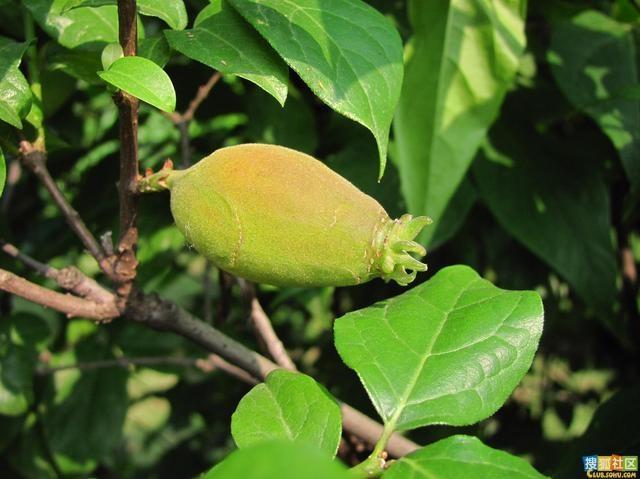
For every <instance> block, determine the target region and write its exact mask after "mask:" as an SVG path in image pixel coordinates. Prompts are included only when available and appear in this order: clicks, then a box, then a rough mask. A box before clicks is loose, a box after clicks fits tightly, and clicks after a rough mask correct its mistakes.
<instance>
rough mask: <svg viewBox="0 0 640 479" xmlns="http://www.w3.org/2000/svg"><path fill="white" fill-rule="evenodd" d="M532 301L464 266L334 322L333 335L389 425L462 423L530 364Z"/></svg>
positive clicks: (535, 301) (536, 321)
mask: <svg viewBox="0 0 640 479" xmlns="http://www.w3.org/2000/svg"><path fill="white" fill-rule="evenodd" d="M542 318H543V310H542V302H541V300H540V297H539V296H538V294H537V293H535V292H532V291H506V290H502V289H499V288H496V287H495V286H494V285H492V284H491V283H490V282H488V281H486V280H484V279H482V278H480V277H479V276H478V274H477V273H476V272H475V271H473V270H472V269H470V268H468V267H466V266H451V267H448V268H445V269H442V270H441V271H439V272H438V273H437V274H436V275H435V276H434V277H433V278H431V279H430V280H429V281H427V282H426V283H423V284H421V285H419V286H416V287H415V288H413V289H412V290H410V291H407V292H406V293H403V294H401V295H400V296H397V297H395V298H392V299H389V300H386V301H383V302H380V303H377V304H375V305H373V306H371V307H369V308H365V309H361V310H359V311H354V312H351V313H348V314H346V315H345V316H343V317H341V318H340V319H338V320H336V322H335V327H334V330H335V343H336V347H337V349H338V352H339V353H340V356H341V357H342V359H343V360H344V362H345V363H346V364H347V365H348V366H349V367H351V368H353V369H355V371H356V372H357V373H358V376H359V377H360V379H361V381H362V383H363V384H364V386H365V388H366V390H367V392H368V393H369V396H370V397H371V400H372V401H373V404H374V406H375V407H376V410H377V411H378V413H379V414H380V416H381V417H382V418H383V419H384V421H385V423H387V424H390V425H391V426H392V427H393V428H394V429H400V430H407V429H413V428H416V427H419V426H424V425H427V424H437V423H439V424H451V425H464V424H472V423H474V422H477V421H480V420H481V419H484V418H486V417H488V416H490V415H491V414H493V413H494V412H495V411H496V410H497V409H498V408H499V407H500V406H501V405H502V404H503V403H504V401H505V400H506V399H507V397H508V396H509V394H511V391H513V389H514V388H515V387H516V385H517V384H518V382H519V381H520V379H522V377H523V376H524V374H525V373H526V371H527V370H528V369H529V366H530V365H531V361H532V360H533V355H534V353H535V351H536V349H537V347H538V341H539V339H540V335H541V333H542Z"/></svg>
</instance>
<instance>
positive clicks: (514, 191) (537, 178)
mask: <svg viewBox="0 0 640 479" xmlns="http://www.w3.org/2000/svg"><path fill="white" fill-rule="evenodd" d="M509 118H510V119H511V121H509ZM514 121H515V120H514V119H513V118H511V117H508V118H507V119H506V120H505V121H504V122H501V123H500V124H498V125H496V127H495V128H494V130H493V131H492V136H491V142H493V144H487V145H486V146H485V148H484V149H483V156H481V157H480V158H479V159H478V161H477V162H476V163H475V164H474V169H473V173H474V177H475V179H476V183H477V186H478V191H479V193H480V196H481V198H482V199H483V200H484V202H485V203H486V204H487V206H488V207H489V209H490V210H491V212H492V213H493V215H494V216H495V217H496V218H497V220H498V221H499V222H500V224H501V225H502V226H503V227H504V228H505V229H506V230H507V231H508V232H509V233H511V235H513V236H514V237H515V238H516V239H517V240H518V241H520V242H521V243H523V244H524V245H525V246H526V247H527V248H529V249H530V250H531V251H532V252H533V253H535V254H536V255H537V256H539V257H540V258H541V259H542V260H543V261H545V262H546V263H547V264H549V265H550V266H551V267H553V268H555V269H556V270H557V271H558V272H559V273H560V274H561V275H562V276H564V277H565V278H566V279H567V281H568V282H569V283H570V284H571V285H572V286H573V287H574V288H575V290H576V292H577V293H578V294H579V295H580V296H581V297H582V299H583V300H584V301H585V302H586V303H588V304H590V305H593V306H596V307H598V308H600V309H602V310H605V311H608V310H609V308H610V307H611V304H612V302H613V301H614V298H615V296H616V275H617V272H616V271H617V266H616V257H615V253H614V251H613V246H612V243H611V237H610V229H611V218H610V213H609V211H610V204H609V194H608V192H607V188H606V186H605V184H604V181H603V173H602V171H601V167H600V163H599V162H600V161H601V158H600V157H595V158H591V157H590V156H589V155H588V153H586V151H588V149H587V150H585V151H571V150H568V151H567V149H560V147H562V145H559V146H556V145H555V144H553V143H550V141H549V140H545V137H542V136H539V135H537V134H536V133H534V132H529V131H527V130H522V129H519V128H515V127H513V123H514ZM580 141H581V143H578V145H580V147H581V148H586V146H585V145H584V142H585V141H586V140H584V139H582V140H580ZM604 316H605V317H606V319H607V320H608V321H613V320H614V319H615V317H614V315H612V314H605V315H604Z"/></svg>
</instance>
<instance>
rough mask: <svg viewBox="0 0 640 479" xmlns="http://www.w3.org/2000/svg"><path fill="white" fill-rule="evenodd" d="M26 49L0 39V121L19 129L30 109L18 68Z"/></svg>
mask: <svg viewBox="0 0 640 479" xmlns="http://www.w3.org/2000/svg"><path fill="white" fill-rule="evenodd" d="M26 49H27V44H26V43H16V42H14V41H12V40H10V39H8V38H5V37H0V120H1V121H5V122H7V123H9V124H10V125H12V126H15V127H16V128H20V129H22V118H24V117H25V116H26V115H27V114H28V113H29V109H30V108H31V90H30V89H29V83H28V82H27V80H26V78H25V77H24V75H23V74H22V72H20V69H19V68H18V66H19V65H20V61H21V60H22V55H23V54H24V52H25V50H26ZM0 191H1V190H0Z"/></svg>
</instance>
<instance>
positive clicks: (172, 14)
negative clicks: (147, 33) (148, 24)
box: [138, 0, 189, 30]
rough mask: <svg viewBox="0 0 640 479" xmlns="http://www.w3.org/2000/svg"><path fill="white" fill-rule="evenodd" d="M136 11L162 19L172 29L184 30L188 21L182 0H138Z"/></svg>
mask: <svg viewBox="0 0 640 479" xmlns="http://www.w3.org/2000/svg"><path fill="white" fill-rule="evenodd" d="M138 12H140V13H141V14H142V15H147V16H152V17H157V18H159V19H160V20H164V21H165V22H166V23H167V25H169V26H170V27H171V28H172V29H173V30H184V29H185V28H186V26H187V22H188V21H189V17H188V16H187V9H186V8H185V6H184V2H183V1H182V0H138Z"/></svg>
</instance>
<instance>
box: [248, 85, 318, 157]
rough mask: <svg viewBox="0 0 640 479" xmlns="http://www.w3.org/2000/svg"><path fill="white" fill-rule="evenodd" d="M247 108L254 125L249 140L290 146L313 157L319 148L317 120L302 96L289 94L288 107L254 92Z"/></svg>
mask: <svg viewBox="0 0 640 479" xmlns="http://www.w3.org/2000/svg"><path fill="white" fill-rule="evenodd" d="M247 108H248V113H249V117H250V118H251V122H249V124H248V125H247V132H246V134H247V136H248V137H249V138H250V139H251V140H252V141H256V142H258V143H270V144H274V145H280V146H287V147H289V148H293V149H294V150H298V151H303V152H305V153H308V154H310V155H313V153H314V151H315V149H316V148H317V146H318V138H317V135H316V130H315V126H316V125H315V119H314V117H313V111H312V110H311V108H310V107H309V105H308V104H307V103H306V102H305V101H304V99H303V98H301V95H300V93H299V92H297V91H295V90H291V89H290V90H289V94H288V97H287V102H286V104H285V105H284V107H280V105H278V104H277V103H273V100H272V99H271V98H270V97H269V96H267V95H265V94H264V93H263V92H262V91H261V90H259V89H257V88H254V89H253V91H251V92H248V95H247Z"/></svg>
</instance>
